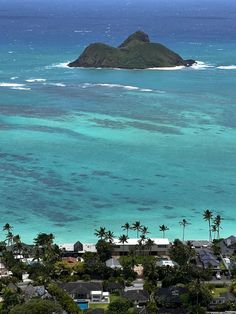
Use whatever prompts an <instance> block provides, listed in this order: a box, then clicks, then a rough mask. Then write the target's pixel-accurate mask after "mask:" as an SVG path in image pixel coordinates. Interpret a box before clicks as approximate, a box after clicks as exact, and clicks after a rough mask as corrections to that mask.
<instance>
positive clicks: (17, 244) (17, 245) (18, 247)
mask: <svg viewBox="0 0 236 314" xmlns="http://www.w3.org/2000/svg"><path fill="white" fill-rule="evenodd" d="M12 242H13V250H14V251H16V252H17V253H18V254H20V253H21V250H22V248H23V247H22V243H21V240H20V236H19V234H17V235H15V236H14V237H13V239H12Z"/></svg>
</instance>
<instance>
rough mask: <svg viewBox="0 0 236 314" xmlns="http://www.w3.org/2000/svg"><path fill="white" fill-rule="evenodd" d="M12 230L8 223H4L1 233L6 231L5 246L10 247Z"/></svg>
mask: <svg viewBox="0 0 236 314" xmlns="http://www.w3.org/2000/svg"><path fill="white" fill-rule="evenodd" d="M12 229H13V227H12V226H11V225H10V224H9V223H6V224H5V225H4V226H3V231H6V232H7V234H6V240H7V245H8V246H10V245H11V241H12V238H13V234H12V232H11V231H12Z"/></svg>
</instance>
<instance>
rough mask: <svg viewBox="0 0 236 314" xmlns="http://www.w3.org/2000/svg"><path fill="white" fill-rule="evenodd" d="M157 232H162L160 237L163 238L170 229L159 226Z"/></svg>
mask: <svg viewBox="0 0 236 314" xmlns="http://www.w3.org/2000/svg"><path fill="white" fill-rule="evenodd" d="M159 230H160V231H161V232H162V237H163V238H165V232H166V231H168V230H170V229H169V228H168V227H167V226H165V225H161V226H159Z"/></svg>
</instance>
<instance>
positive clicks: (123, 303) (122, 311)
mask: <svg viewBox="0 0 236 314" xmlns="http://www.w3.org/2000/svg"><path fill="white" fill-rule="evenodd" d="M131 306H132V304H131V303H130V301H128V300H127V299H124V298H117V299H116V300H114V301H113V302H111V303H110V304H109V306H108V311H107V314H127V312H128V310H129V308H130V307H131Z"/></svg>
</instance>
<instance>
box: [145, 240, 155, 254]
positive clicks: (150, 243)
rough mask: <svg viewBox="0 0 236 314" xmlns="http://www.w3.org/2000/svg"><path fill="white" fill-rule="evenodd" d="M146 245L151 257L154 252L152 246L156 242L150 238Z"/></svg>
mask: <svg viewBox="0 0 236 314" xmlns="http://www.w3.org/2000/svg"><path fill="white" fill-rule="evenodd" d="M145 245H146V247H147V249H148V251H149V255H150V253H151V250H152V246H153V245H154V241H153V240H152V239H150V238H148V239H147V241H146V243H145Z"/></svg>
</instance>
